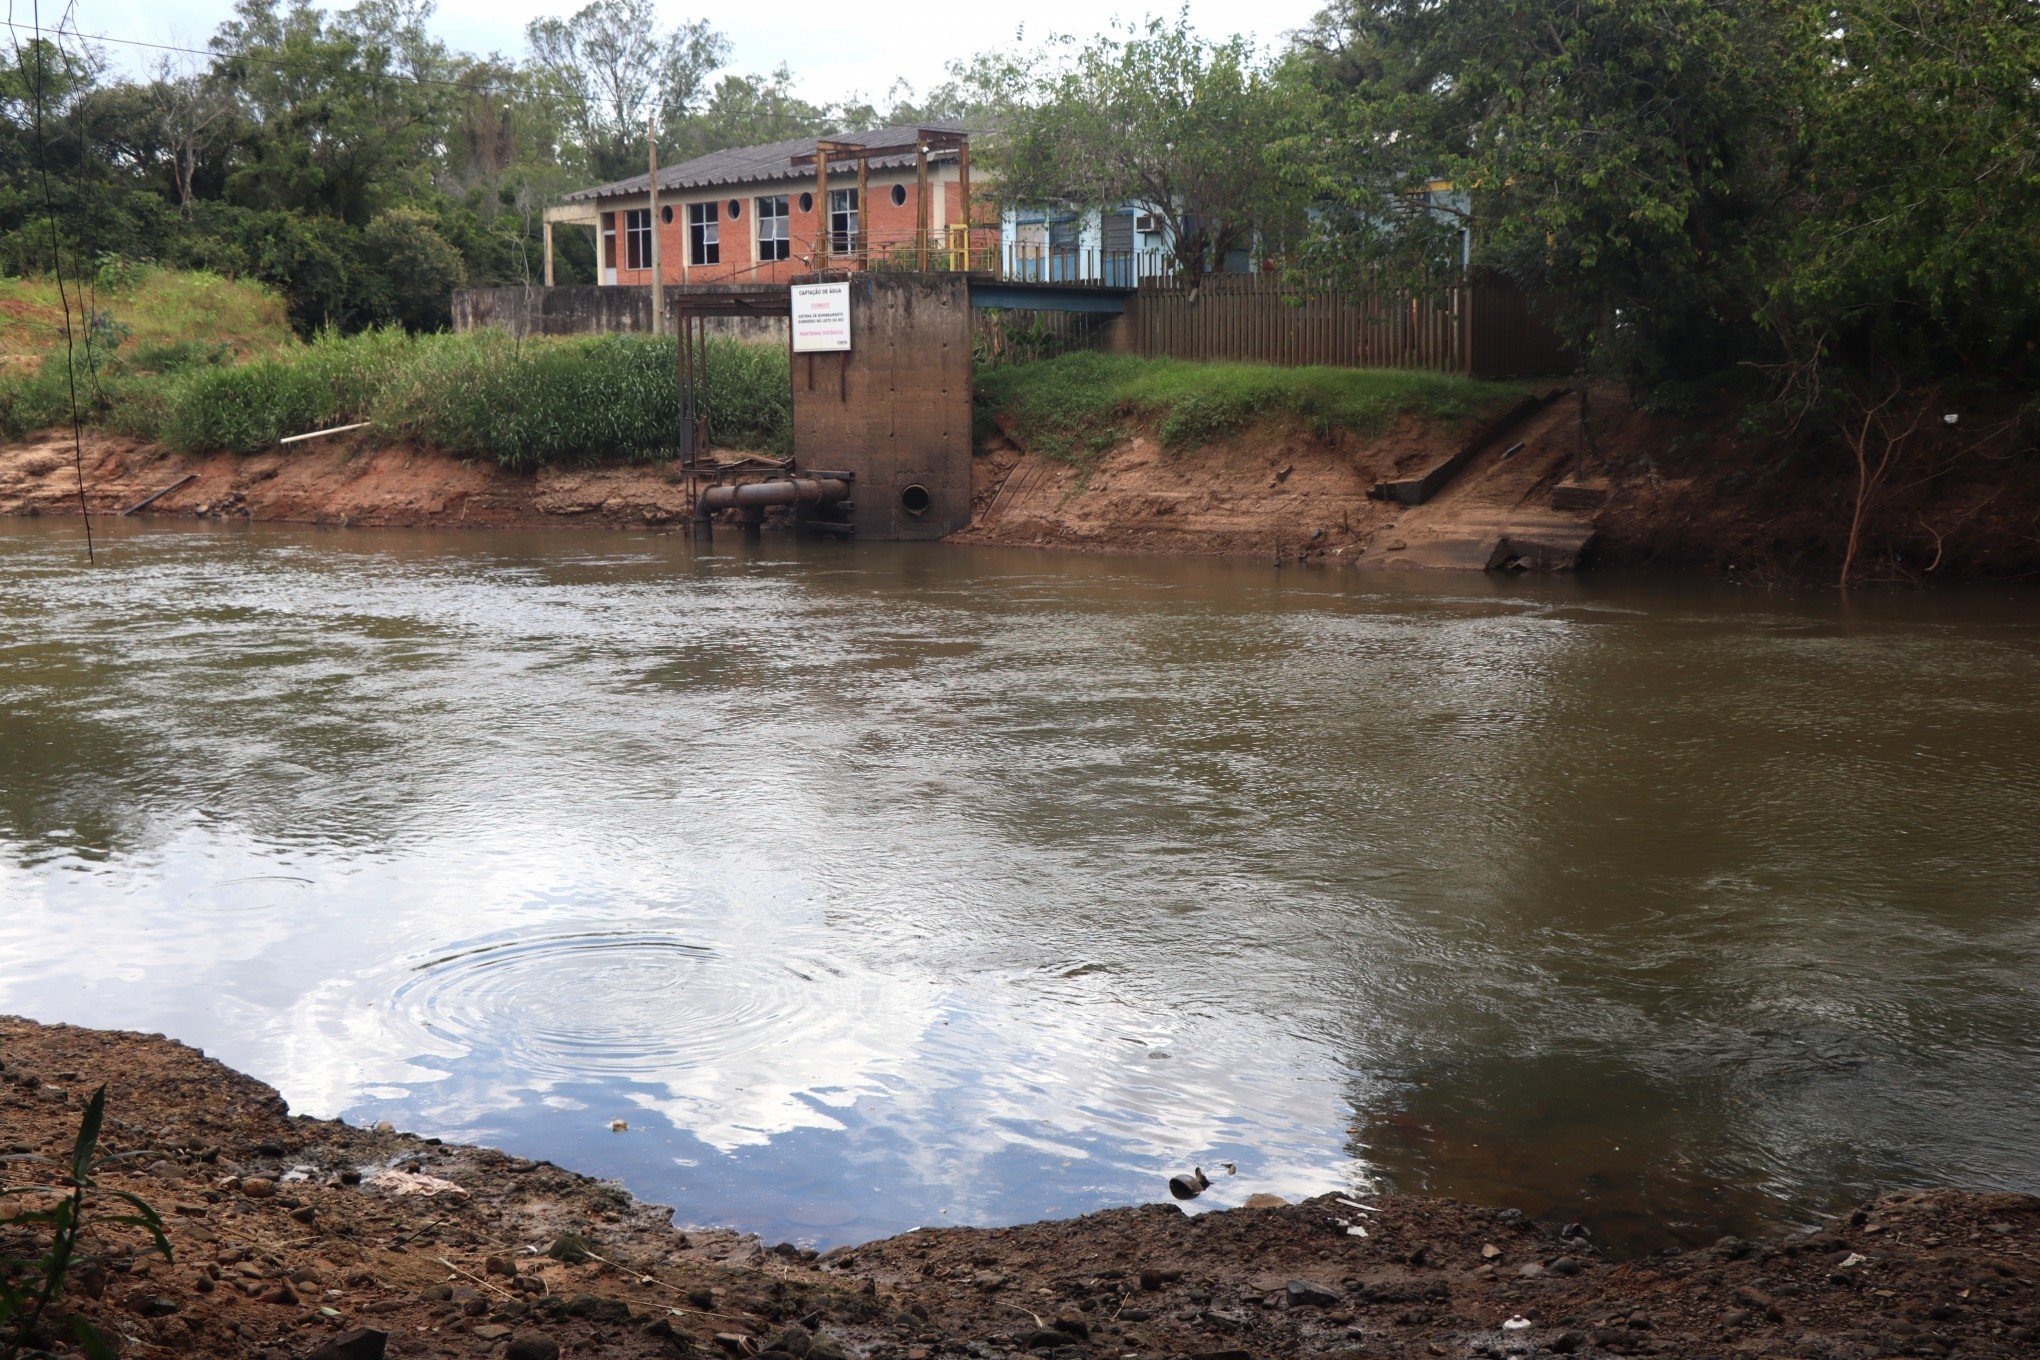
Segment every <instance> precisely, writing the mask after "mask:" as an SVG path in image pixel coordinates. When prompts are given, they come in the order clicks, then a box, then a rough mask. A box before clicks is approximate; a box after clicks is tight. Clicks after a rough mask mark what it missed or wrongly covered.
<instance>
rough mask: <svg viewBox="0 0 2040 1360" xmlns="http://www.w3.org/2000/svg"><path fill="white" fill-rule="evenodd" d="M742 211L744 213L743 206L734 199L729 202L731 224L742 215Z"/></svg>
mask: <svg viewBox="0 0 2040 1360" xmlns="http://www.w3.org/2000/svg"><path fill="white" fill-rule="evenodd" d="M743 211H744V205H743V204H741V203H739V202H737V200H735V199H734V198H733V199H731V200H730V221H732V222H734V221H736V220H737V218H738V217H739V216H741V215H742V214H743Z"/></svg>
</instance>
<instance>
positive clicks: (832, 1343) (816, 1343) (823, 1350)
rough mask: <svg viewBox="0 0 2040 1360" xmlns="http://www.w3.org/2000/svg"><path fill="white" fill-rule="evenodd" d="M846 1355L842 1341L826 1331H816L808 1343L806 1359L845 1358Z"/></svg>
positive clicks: (837, 1359)
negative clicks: (813, 1337)
mask: <svg viewBox="0 0 2040 1360" xmlns="http://www.w3.org/2000/svg"><path fill="white" fill-rule="evenodd" d="M847 1356H848V1352H846V1351H845V1350H844V1349H843V1343H842V1342H841V1341H838V1340H837V1339H836V1338H835V1337H833V1336H831V1335H829V1334H828V1333H827V1332H816V1333H815V1339H814V1340H813V1341H810V1342H809V1343H808V1352H807V1360H847Z"/></svg>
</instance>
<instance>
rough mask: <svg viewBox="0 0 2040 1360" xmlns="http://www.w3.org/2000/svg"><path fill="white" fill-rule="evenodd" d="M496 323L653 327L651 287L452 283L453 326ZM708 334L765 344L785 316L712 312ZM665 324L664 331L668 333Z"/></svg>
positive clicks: (519, 328) (670, 297) (670, 306)
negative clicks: (473, 285)
mask: <svg viewBox="0 0 2040 1360" xmlns="http://www.w3.org/2000/svg"><path fill="white" fill-rule="evenodd" d="M682 291H683V290H681V289H679V288H676V287H672V286H670V285H669V286H668V287H667V289H666V316H667V318H668V320H669V322H670V321H671V319H672V318H673V317H674V316H676V315H677V311H678V308H679V304H680V297H681V295H682ZM685 291H686V292H693V293H733V292H756V291H757V289H756V288H755V287H746V288H742V289H739V288H734V287H715V286H710V285H696V286H694V287H691V288H689V289H686V290H685ZM477 326H496V327H499V328H501V329H503V330H506V331H509V332H510V333H511V334H512V335H601V334H606V333H609V332H612V331H649V330H651V328H652V290H651V288H650V286H649V285H640V286H635V287H633V286H629V285H624V286H609V287H604V286H600V285H596V284H568V285H564V286H560V287H554V288H540V287H531V288H522V287H516V286H512V287H508V288H457V289H455V290H454V293H453V328H454V329H455V330H457V331H467V330H473V329H474V328H475V327H477ZM707 326H708V333H709V334H710V335H712V336H726V337H729V338H732V339H736V340H751V341H757V342H759V343H764V344H776V345H784V344H786V343H787V321H786V318H785V317H783V316H712V317H710V318H708V321H707ZM673 329H674V328H673V326H672V325H671V324H669V325H668V326H667V334H669V335H670V334H672V333H673Z"/></svg>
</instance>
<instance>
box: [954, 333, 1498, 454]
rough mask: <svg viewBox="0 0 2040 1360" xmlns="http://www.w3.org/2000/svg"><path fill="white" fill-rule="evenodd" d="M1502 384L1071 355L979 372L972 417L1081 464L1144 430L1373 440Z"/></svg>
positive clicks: (1460, 407) (1186, 435)
mask: <svg viewBox="0 0 2040 1360" xmlns="http://www.w3.org/2000/svg"><path fill="white" fill-rule="evenodd" d="M1521 391H1522V389H1521V388H1520V387H1519V386H1518V385H1516V384H1512V383H1498V382H1480V381H1476V380H1474V379H1471V378H1459V377H1453V376H1451V375H1449V374H1444V373H1419V372H1409V371H1405V370H1401V369H1355V368H1277V367H1273V366H1271V365H1267V364H1235V363H1192V362H1188V361H1185V360H1179V359H1140V358H1135V357H1133V356H1131V355H1121V354H1094V353H1090V352H1082V351H1080V352H1077V353H1073V354H1064V355H1061V356H1059V357H1057V358H1054V359H1044V360H1041V361H1039V362H1036V363H1026V364H1013V365H1010V366H1008V367H1004V368H994V369H990V370H987V371H984V372H980V373H979V375H978V382H977V400H978V409H979V414H980V417H981V418H982V419H984V420H996V421H998V422H999V423H1001V424H1003V425H1005V426H1006V428H1008V429H1010V430H1011V431H1012V433H1013V434H1014V436H1015V437H1016V438H1018V439H1019V441H1020V442H1021V443H1022V444H1023V445H1024V446H1026V447H1027V448H1029V449H1033V450H1038V451H1040V452H1042V453H1046V454H1049V455H1050V456H1052V457H1057V458H1062V459H1066V460H1069V461H1071V462H1085V461H1088V460H1089V459H1090V458H1092V457H1095V456H1096V455H1097V454H1099V453H1102V452H1103V451H1105V450H1106V449H1108V448H1110V447H1111V446H1112V445H1114V444H1116V443H1118V442H1119V441H1120V440H1122V439H1124V438H1126V437H1127V436H1128V435H1129V434H1131V433H1132V432H1133V430H1134V429H1135V428H1136V427H1139V426H1149V427H1152V428H1153V429H1154V431H1155V433H1156V434H1157V435H1158V436H1159V438H1160V439H1161V441H1162V443H1163V445H1164V446H1165V447H1169V448H1183V447H1187V446H1190V445H1193V444H1199V443H1203V442H1206V441H1208V440H1212V439H1216V438H1221V437H1223V436H1225V435H1227V434H1230V433H1232V432H1234V431H1236V430H1240V429H1244V428H1245V427H1246V426H1248V425H1251V424H1253V423H1255V422H1256V421H1260V420H1269V419H1289V420H1296V421H1300V422H1302V423H1304V424H1307V425H1309V426H1311V427H1312V428H1313V429H1315V430H1317V431H1319V432H1320V433H1330V432H1331V431H1333V430H1342V429H1343V430H1352V431H1356V432H1359V433H1363V434H1364V433H1369V432H1371V431H1375V430H1379V429H1381V428H1382V427H1383V426H1385V425H1387V424H1388V423H1389V422H1390V421H1392V420H1394V419H1395V417H1397V416H1398V415H1401V414H1403V413H1404V412H1413V413H1415V414H1419V415H1423V416H1427V417H1430V418H1432V419H1436V420H1460V419H1464V418H1466V417H1469V416H1476V415H1481V414H1484V413H1486V412H1487V411H1489V410H1491V409H1493V408H1495V407H1498V406H1500V405H1502V404H1503V403H1505V402H1508V401H1511V400H1514V399H1515V398H1516V397H1518V396H1520V395H1521Z"/></svg>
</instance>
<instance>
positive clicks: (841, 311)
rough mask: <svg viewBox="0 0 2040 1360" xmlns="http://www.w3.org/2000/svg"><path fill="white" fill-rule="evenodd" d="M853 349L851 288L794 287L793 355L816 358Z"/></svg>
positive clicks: (837, 285)
mask: <svg viewBox="0 0 2040 1360" xmlns="http://www.w3.org/2000/svg"><path fill="white" fill-rule="evenodd" d="M848 348H850V285H849V284H847V283H796V284H794V285H793V352H794V353H795V354H815V353H818V352H821V351H825V350H844V349H848Z"/></svg>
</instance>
